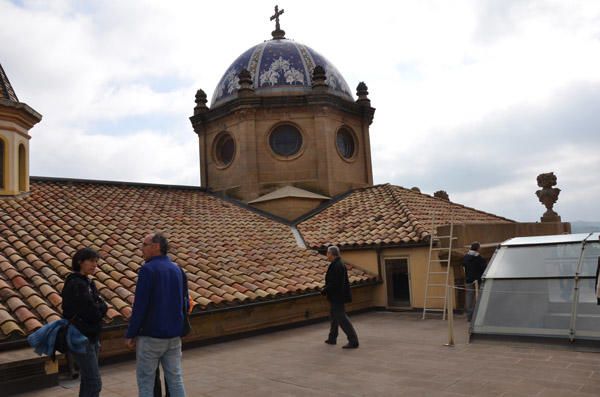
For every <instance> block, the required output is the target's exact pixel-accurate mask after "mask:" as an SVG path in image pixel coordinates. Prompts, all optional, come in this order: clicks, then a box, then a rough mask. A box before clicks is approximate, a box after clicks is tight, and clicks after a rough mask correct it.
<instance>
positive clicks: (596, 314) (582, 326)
mask: <svg viewBox="0 0 600 397" xmlns="http://www.w3.org/2000/svg"><path fill="white" fill-rule="evenodd" d="M578 336H579V337H582V336H591V337H598V338H600V306H599V305H598V299H597V298H596V279H595V278H584V279H581V280H579V304H578V305H577V322H576V323H575V338H577V337H578Z"/></svg>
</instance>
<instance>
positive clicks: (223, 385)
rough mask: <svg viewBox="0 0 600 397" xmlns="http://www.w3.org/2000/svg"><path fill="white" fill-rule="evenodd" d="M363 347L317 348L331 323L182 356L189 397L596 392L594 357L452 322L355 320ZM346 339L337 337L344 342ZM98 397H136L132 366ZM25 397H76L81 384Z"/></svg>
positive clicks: (108, 379) (109, 371)
mask: <svg viewBox="0 0 600 397" xmlns="http://www.w3.org/2000/svg"><path fill="white" fill-rule="evenodd" d="M352 320H353V322H354V325H355V327H356V329H357V331H358V334H359V337H360V340H361V346H360V348H359V349H357V350H351V351H348V350H343V349H342V348H341V345H342V344H343V343H345V341H344V340H342V339H341V338H340V340H338V345H337V346H328V345H325V344H324V343H323V340H324V339H325V337H326V334H327V328H328V327H327V323H325V322H323V323H319V324H314V325H310V326H305V327H300V328H295V329H291V330H286V331H281V332H275V333H270V334H265V335H260V336H255V337H249V338H245V339H239V340H235V341H231V342H225V343H219V344H214V345H209V346H204V347H198V348H193V349H187V350H185V351H184V362H183V365H184V372H185V384H186V388H187V392H188V396H192V397H195V396H216V397H219V396H236V397H237V396H417V397H418V396H455V397H459V396H502V397H506V396H514V397H518V396H537V397H558V396H561V397H562V396H569V397H584V396H587V397H589V396H593V395H598V394H599V393H600V354H599V353H598V352H597V351H596V352H594V351H592V349H590V348H585V349H584V348H572V347H568V346H563V345H560V346H557V345H550V344H532V343H520V342H497V341H493V342H492V341H482V340H477V341H474V342H473V343H471V344H467V338H466V332H467V323H466V321H465V320H464V318H463V317H458V318H456V321H455V327H456V330H455V336H456V338H455V342H456V345H455V347H446V346H444V343H445V342H446V338H447V328H446V322H444V321H442V320H440V319H428V320H425V321H423V320H421V319H420V315H419V314H417V313H396V312H371V313H365V314H360V315H355V316H352ZM342 335H343V334H342ZM101 371H102V376H103V382H104V388H103V392H102V396H104V397H117V396H120V397H133V396H136V395H137V388H136V383H135V364H134V362H133V361H129V362H123V363H118V364H112V365H105V366H103V367H102V369H101ZM66 387H68V388H64V387H60V386H57V387H53V388H50V389H45V390H41V391H37V392H31V393H26V394H22V395H21V396H22V397H34V396H35V397H50V396H61V397H70V396H76V395H77V391H78V386H77V384H73V383H71V385H66Z"/></svg>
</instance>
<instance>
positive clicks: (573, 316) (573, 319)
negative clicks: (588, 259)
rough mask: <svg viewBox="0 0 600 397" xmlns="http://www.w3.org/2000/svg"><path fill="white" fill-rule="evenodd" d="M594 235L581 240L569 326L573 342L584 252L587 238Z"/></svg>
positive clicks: (570, 337) (570, 338)
mask: <svg viewBox="0 0 600 397" xmlns="http://www.w3.org/2000/svg"><path fill="white" fill-rule="evenodd" d="M591 235H592V233H590V234H588V236H587V237H586V238H584V239H583V241H582V242H581V252H580V253H579V261H578V262H577V269H576V270H575V277H574V280H573V282H574V283H575V286H574V288H573V303H572V304H571V324H570V326H569V340H570V341H571V342H573V341H574V340H575V332H576V331H577V330H576V324H577V305H578V303H579V275H580V274H581V263H582V262H583V253H584V252H585V244H586V243H587V239H588V238H589V237H590V236H591Z"/></svg>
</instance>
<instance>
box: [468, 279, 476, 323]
mask: <svg viewBox="0 0 600 397" xmlns="http://www.w3.org/2000/svg"><path fill="white" fill-rule="evenodd" d="M475 283H476V281H473V282H472V283H466V284H465V313H466V314H467V321H469V322H471V320H472V319H473V310H475Z"/></svg>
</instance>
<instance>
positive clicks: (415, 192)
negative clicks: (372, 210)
mask: <svg viewBox="0 0 600 397" xmlns="http://www.w3.org/2000/svg"><path fill="white" fill-rule="evenodd" d="M392 186H394V187H396V188H399V189H402V190H404V191H406V192H410V193H414V194H420V195H422V196H427V197H429V198H432V199H435V200H442V201H443V202H445V203H448V204H449V205H454V206H457V207H462V208H466V209H468V210H471V211H475V212H479V213H480V214H485V215H491V216H493V217H496V218H498V219H499V220H500V219H502V220H505V221H509V222H516V221H515V220H513V219H509V218H505V217H503V216H500V215H496V214H492V213H491V212H486V211H482V210H478V209H477V208H473V207H469V206H467V205H464V204H460V203H457V202H454V201H450V200H444V199H442V198H439V197H435V196H433V195H429V194H427V193H422V192H417V191H414V190H412V189H407V188H405V187H403V186H399V185H392Z"/></svg>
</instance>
